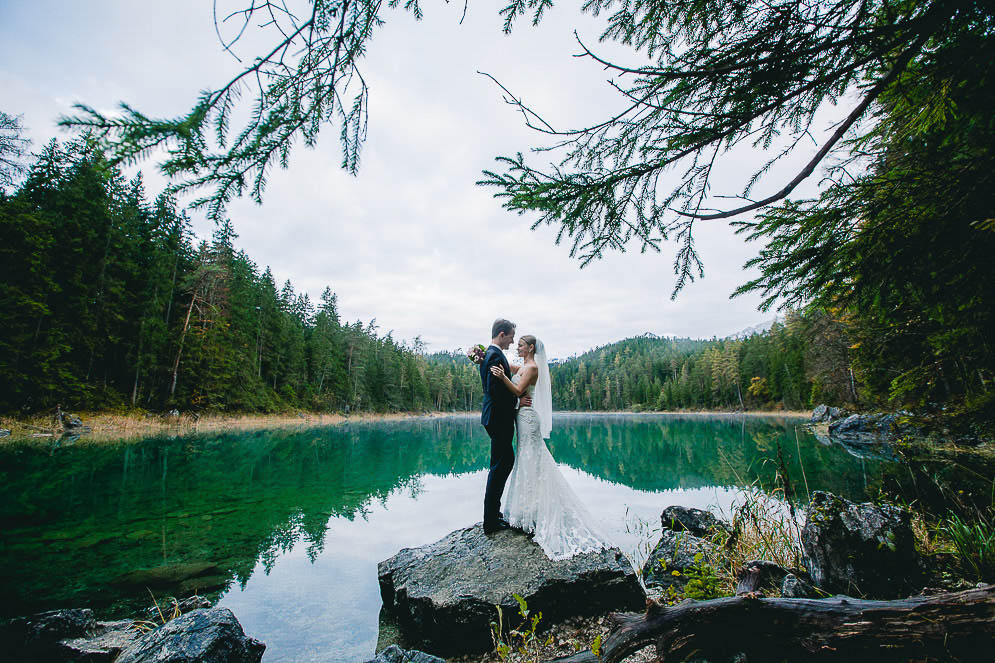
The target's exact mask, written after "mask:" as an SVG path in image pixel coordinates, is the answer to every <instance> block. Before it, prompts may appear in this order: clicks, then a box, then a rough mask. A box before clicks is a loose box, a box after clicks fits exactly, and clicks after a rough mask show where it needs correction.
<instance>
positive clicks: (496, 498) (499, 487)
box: [480, 345, 518, 527]
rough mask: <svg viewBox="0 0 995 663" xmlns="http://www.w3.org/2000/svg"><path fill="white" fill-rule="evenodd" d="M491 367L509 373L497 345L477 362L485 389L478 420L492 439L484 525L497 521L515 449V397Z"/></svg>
mask: <svg viewBox="0 0 995 663" xmlns="http://www.w3.org/2000/svg"><path fill="white" fill-rule="evenodd" d="M491 366H502V367H504V374H505V375H507V376H509V377H510V376H511V367H510V366H508V360H507V359H506V358H505V356H504V353H503V352H501V349H500V348H498V347H497V346H496V345H492V346H490V347H489V348H487V353H486V354H485V355H484V361H482V362H481V363H480V382H481V385H482V386H483V388H484V402H483V404H482V406H481V411H480V423H482V424H483V425H484V428H485V429H486V430H487V434H488V435H489V436H490V438H491V470H490V472H488V474H487V490H486V491H485V492H484V527H488V526H490V525H493V524H494V523H496V522H497V519H498V514H499V513H500V512H501V495H502V494H503V493H504V484H505V483H506V482H507V481H508V475H510V474H511V468H512V467H513V466H514V465H515V450H514V448H513V447H512V445H511V441H512V439H514V437H515V407H516V406H517V405H518V398H517V397H516V396H515V395H514V394H513V393H511V392H510V391H509V390H508V388H507V387H506V386H505V384H504V382H502V381H501V378H499V377H496V376H495V375H493V374H492V373H491Z"/></svg>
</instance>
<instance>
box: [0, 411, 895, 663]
mask: <svg viewBox="0 0 995 663" xmlns="http://www.w3.org/2000/svg"><path fill="white" fill-rule="evenodd" d="M800 423H802V422H801V420H790V419H788V420H786V419H776V418H769V419H768V418H754V417H738V418H737V417H704V416H668V415H634V416H629V415H617V416H616V415H564V416H558V417H557V419H556V426H555V428H554V432H553V437H552V439H551V440H550V448H551V450H552V452H553V455H554V456H555V457H556V459H557V461H558V462H559V463H560V464H561V468H562V470H563V471H564V473H565V475H566V477H567V480H568V481H569V483H570V484H571V486H572V487H573V488H574V490H576V491H577V493H578V494H579V495H580V496H581V497H582V499H583V500H584V502H585V503H586V504H587V505H588V507H589V508H590V509H591V511H592V512H593V513H594V514H595V516H596V517H598V518H600V519H602V521H603V522H604V523H605V524H606V526H607V528H608V530H609V531H610V532H612V534H613V536H614V538H615V540H616V541H617V543H618V545H619V547H621V548H622V549H623V550H624V551H626V552H627V553H628V554H630V556H632V557H634V558H636V561H637V562H639V561H641V560H639V559H638V558H639V554H640V549H641V544H642V545H643V546H644V545H645V542H644V536H645V535H644V534H640V533H639V530H641V529H644V528H640V527H639V523H640V522H643V523H650V524H653V525H658V522H659V514H660V511H661V510H662V509H663V508H664V507H666V506H667V505H670V504H683V505H686V506H696V507H700V508H708V507H718V508H719V509H722V510H724V511H726V512H728V510H729V508H730V506H731V505H732V503H733V501H734V500H735V499H736V498H737V496H739V495H741V494H742V491H743V490H744V489H745V488H747V487H748V486H749V485H750V484H751V483H753V482H755V481H759V482H760V483H761V484H762V485H766V486H770V485H773V478H774V462H773V461H774V459H775V458H776V456H777V449H778V446H780V447H781V450H782V453H783V456H784V459H785V462H786V464H787V466H788V470H789V473H790V474H791V476H792V478H793V480H794V481H795V483H796V484H797V485H798V487H799V490H804V489H803V486H804V482H805V481H806V480H807V483H808V488H809V490H830V491H833V492H836V493H839V494H842V495H845V496H848V497H850V498H851V499H863V498H866V497H869V496H873V495H874V494H876V493H877V491H878V488H879V486H880V483H881V475H882V472H883V471H885V470H886V466H885V465H882V464H881V463H880V462H877V461H869V460H863V459H859V458H855V457H853V456H851V455H849V454H848V453H846V451H845V450H843V449H841V448H839V447H827V446H823V445H821V444H819V443H818V442H817V441H815V439H814V437H812V436H811V435H809V434H808V433H806V432H805V431H803V430H800V429H798V428H797V425H798V424H800ZM488 457H489V447H488V440H487V437H486V434H485V433H484V431H483V429H482V428H481V427H480V426H479V424H477V420H476V419H475V418H474V417H453V418H444V419H429V420H411V421H404V422H385V423H375V424H373V423H371V424H356V425H348V426H339V427H331V428H322V429H306V430H280V431H254V432H250V433H225V434H210V435H196V436H185V437H160V438H150V439H147V440H143V441H140V442H121V443H101V444H94V445H88V444H77V445H76V446H74V447H68V448H61V449H57V450H55V451H54V452H52V451H50V450H49V448H48V447H47V446H44V445H37V444H26V443H25V444H8V445H4V446H0V532H2V534H0V598H2V601H0V610H2V612H3V613H4V614H6V615H15V614H28V613H31V612H35V611H39V610H45V609H52V608H56V607H72V606H90V607H93V608H95V609H96V610H97V612H98V615H100V616H104V617H110V616H118V615H129V614H132V613H133V611H135V610H136V609H140V608H145V607H147V606H148V605H149V603H150V601H149V597H148V592H147V591H146V590H145V588H144V586H136V585H134V584H128V583H123V582H122V577H123V576H124V574H126V573H128V572H130V571H133V570H135V569H144V568H151V567H158V566H173V565H178V564H192V563H200V564H212V565H214V567H216V568H213V569H210V570H209V571H207V572H206V575H205V576H204V577H203V578H206V580H205V579H203V578H202V579H201V580H196V581H192V582H193V583H194V584H197V583H201V584H203V583H205V582H207V583H208V584H212V585H214V586H220V587H223V589H221V590H220V594H221V598H220V602H221V604H222V605H225V606H228V607H230V608H231V609H232V610H233V611H234V612H235V614H236V615H237V616H238V618H239V620H240V621H241V622H242V624H243V626H244V627H245V629H246V632H248V633H249V634H251V635H252V636H254V637H257V638H259V639H260V640H262V641H264V642H265V643H266V644H267V651H266V655H265V657H264V661H267V662H277V661H310V660H332V659H335V660H345V661H363V660H366V659H368V658H371V657H372V656H373V653H374V651H375V650H376V648H377V638H378V631H379V611H380V594H379V586H378V584H377V573H376V565H377V562H378V561H380V560H382V559H386V558H387V557H390V556H391V555H393V554H394V553H395V552H396V551H397V550H399V549H400V548H403V547H412V546H418V545H422V544H425V543H430V542H432V541H435V540H437V539H439V538H441V537H442V536H444V535H446V534H447V533H449V532H450V531H452V530H454V529H456V528H459V527H465V526H468V525H470V524H473V523H475V522H477V521H479V520H480V512H481V509H482V504H481V503H482V497H483V487H484V482H485V478H486V474H485V470H484V467H485V465H486V462H487V459H488ZM803 468H804V477H803V473H802V469H803ZM643 554H645V553H643ZM175 589H176V588H175V587H172V588H170V587H163V588H159V589H154V590H153V591H154V592H155V594H156V596H157V597H158V596H162V595H167V594H170V593H174V592H175ZM201 593H204V592H201ZM217 594H218V590H215V592H214V595H217Z"/></svg>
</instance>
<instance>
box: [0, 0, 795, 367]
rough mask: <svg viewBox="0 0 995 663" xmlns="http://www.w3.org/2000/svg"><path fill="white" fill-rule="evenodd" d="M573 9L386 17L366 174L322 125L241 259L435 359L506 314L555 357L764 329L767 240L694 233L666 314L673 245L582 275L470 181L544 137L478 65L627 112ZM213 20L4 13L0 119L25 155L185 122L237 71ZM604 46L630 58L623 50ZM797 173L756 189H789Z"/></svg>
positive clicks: (234, 208) (740, 160)
mask: <svg viewBox="0 0 995 663" xmlns="http://www.w3.org/2000/svg"><path fill="white" fill-rule="evenodd" d="M485 4H489V5H490V6H486V7H485V6H484V5H485ZM221 5H222V6H229V5H225V4H224V3H223V2H222V3H221ZM457 5H458V6H457ZM238 6H240V4H239V3H237V2H232V3H230V7H231V8H237V7H238ZM575 6H576V3H564V2H561V3H559V4H558V5H557V6H556V7H555V8H554V10H553V11H551V12H550V14H549V15H548V17H547V19H546V20H545V21H543V23H541V24H540V26H539V27H538V28H532V27H531V26H530V25H529V22H528V21H521V22H520V24H519V25H518V27H517V29H516V30H515V32H514V34H513V35H511V36H505V35H503V34H502V33H501V29H500V28H501V19H500V17H499V16H498V15H497V11H496V5H495V4H494V3H479V4H475V5H473V6H471V7H470V10H469V12H468V14H467V16H466V19H465V20H464V21H463V24H462V25H460V24H459V21H460V16H461V14H462V10H463V7H462V4H461V3H456V2H454V3H451V4H444V3H442V2H433V1H432V0H428V2H425V3H424V4H423V8H424V10H425V18H424V20H422V21H421V22H416V21H415V20H414V19H413V18H412V17H411V15H410V14H407V13H404V12H402V11H400V10H396V11H391V10H388V11H386V12H385V14H384V16H385V18H386V19H387V24H386V26H385V27H384V28H382V29H381V30H380V31H379V32H378V33H377V35H376V37H375V38H374V40H373V42H372V43H371V44H370V48H369V52H368V55H367V57H366V59H365V61H364V62H363V65H362V68H363V73H364V76H365V77H366V79H367V81H368V82H369V86H370V115H369V139H368V141H367V143H366V145H365V147H364V149H363V153H362V163H361V168H360V172H359V175H358V177H352V176H350V175H347V174H346V173H344V172H343V171H341V170H340V169H339V163H340V161H341V153H340V147H339V142H338V133H337V132H338V127H336V126H329V127H327V128H326V129H325V130H324V132H323V134H322V139H321V142H320V144H319V146H318V148H317V149H315V150H307V149H305V148H303V147H299V148H297V149H296V150H295V151H294V153H293V154H292V157H291V165H290V168H289V169H288V170H279V169H277V170H274V171H273V172H272V174H271V176H270V178H269V187H268V189H267V191H266V194H265V200H264V204H263V205H262V206H258V205H255V204H254V203H252V202H251V201H249V200H241V201H236V202H235V203H233V204H232V205H231V206H230V208H229V215H230V217H231V218H232V220H233V221H234V223H235V227H236V230H237V232H238V233H239V235H240V236H239V238H238V240H236V244H237V246H238V247H240V248H242V249H244V250H245V251H246V252H247V253H248V254H249V256H250V257H251V258H252V259H253V260H254V261H255V262H256V263H257V264H258V265H259V266H260V268H263V267H265V266H267V265H269V266H270V267H271V268H272V270H273V273H274V276H275V277H276V279H277V281H278V283H282V282H283V281H284V280H286V279H290V280H291V281H292V282H293V284H294V285H295V287H296V288H297V289H298V291H306V292H308V293H309V294H310V296H311V297H312V299H313V300H317V298H318V295H320V293H321V291H322V290H323V289H324V287H325V286H326V285H328V286H331V288H332V289H333V290H334V291H335V292H336V293H337V294H338V296H339V305H340V311H341V314H342V316H343V318H344V319H345V320H347V321H354V320H357V319H359V320H363V321H364V322H365V321H368V320H369V319H371V318H374V317H375V318H376V320H377V323H378V325H379V326H380V329H381V332H387V331H388V330H393V331H394V335H395V337H397V338H402V339H408V340H410V339H413V338H414V337H415V336H417V335H420V336H421V337H422V339H423V340H424V341H425V342H426V343H427V345H428V348H429V349H431V350H438V349H454V348H457V347H464V348H465V347H467V346H469V345H470V344H473V343H476V342H486V341H487V338H488V336H489V331H490V324H491V322H492V321H493V319H494V318H495V317H497V316H502V317H508V318H510V319H511V320H513V321H515V322H516V323H518V330H519V333H534V334H536V335H537V336H539V337H540V338H542V339H543V340H544V341H545V343H546V347H547V348H548V350H549V352H550V355H551V356H554V357H566V356H569V355H571V354H576V353H580V352H583V351H584V350H587V349H589V348H591V347H594V346H597V345H603V344H605V343H609V342H612V341H615V340H619V339H621V338H625V337H628V336H633V335H638V334H642V333H645V332H652V333H655V334H660V335H680V336H694V337H711V336H713V335H715V336H720V337H721V336H726V335H729V334H732V333H735V332H737V331H739V330H741V329H743V328H746V327H750V326H752V325H755V324H757V323H759V322H761V321H763V320H766V319H770V318H771V317H773V315H772V314H762V313H759V312H758V311H757V310H756V307H757V304H758V302H759V298H758V297H755V296H742V297H737V298H735V299H729V296H730V294H731V293H732V291H733V290H734V289H735V288H736V287H737V286H738V285H739V284H741V283H743V282H744V281H745V280H747V279H748V278H749V276H750V274H749V273H748V272H745V271H744V270H743V269H742V265H743V263H744V262H745V261H746V260H747V259H748V258H749V257H751V256H752V255H753V254H754V253H755V252H756V250H757V249H758V248H759V247H758V246H756V245H747V244H746V243H745V242H744V241H743V240H742V238H740V237H737V236H735V235H734V234H733V233H732V230H731V229H730V228H729V227H728V226H727V225H725V224H724V223H723V222H716V221H711V222H703V223H699V224H698V230H697V236H696V240H697V247H698V249H699V252H700V255H701V257H702V259H703V261H704V263H705V279H704V280H702V281H698V282H696V283H694V284H692V285H691V286H690V287H687V288H685V289H684V291H682V292H681V293H680V295H679V296H678V298H677V300H676V301H671V300H670V292H671V290H672V288H673V284H674V275H673V271H672V267H671V263H672V261H673V255H674V247H673V246H672V245H664V247H663V252H662V253H659V254H657V253H647V254H642V255H641V254H640V253H639V250H638V248H639V247H638V246H636V245H633V246H632V247H631V250H630V251H629V252H627V253H625V254H613V255H609V256H608V257H607V258H606V259H604V260H601V261H597V262H595V263H592V264H591V265H589V266H588V267H586V268H584V269H580V267H579V263H578V262H577V261H576V260H575V259H571V258H570V257H569V256H568V253H569V246H567V245H561V246H556V245H555V244H554V238H555V230H554V229H553V228H541V229H539V230H537V231H530V230H529V227H530V226H531V224H532V222H533V221H534V218H529V217H527V216H518V215H515V214H511V213H509V212H506V211H505V210H503V209H502V208H501V206H500V203H499V201H497V200H496V199H494V198H493V197H492V192H491V191H490V190H487V189H484V188H481V187H478V186H475V184H474V183H475V182H476V181H477V180H478V179H480V174H481V171H482V170H483V169H487V168H493V167H494V161H493V159H494V157H495V156H497V155H500V154H514V153H515V152H517V151H527V150H528V149H529V148H530V147H531V146H533V145H536V144H540V143H541V141H540V137H539V136H537V135H536V134H534V133H532V132H530V131H529V130H528V129H526V128H525V127H524V126H523V125H522V122H521V119H520V117H519V116H518V115H517V114H516V113H515V112H514V110H513V109H512V108H511V107H510V106H508V105H506V104H505V103H503V101H502V98H501V95H500V92H499V90H498V89H497V88H496V87H495V86H494V84H493V83H491V82H490V81H489V80H487V79H486V78H484V77H483V76H481V75H479V74H478V73H477V71H478V70H480V71H486V72H489V73H491V74H493V75H494V76H496V77H497V78H498V79H500V80H501V81H502V82H503V83H504V84H505V85H506V86H507V87H509V88H510V89H511V90H512V91H513V92H514V93H515V94H517V95H519V96H521V97H522V98H523V99H524V100H525V102H526V103H528V104H529V105H530V106H531V107H533V108H535V109H537V110H539V111H541V112H542V113H543V115H544V116H545V117H546V119H547V120H549V121H550V122H551V123H553V124H554V126H556V127H557V128H570V127H575V126H577V125H579V124H584V123H590V122H593V121H598V120H601V119H604V117H605V116H606V114H607V113H609V112H611V111H612V110H613V109H617V108H618V107H619V104H620V100H619V98H618V96H617V95H616V94H615V93H614V92H613V91H612V90H611V89H610V88H609V86H608V85H607V84H606V83H605V80H606V79H607V77H608V74H607V73H606V72H604V71H602V70H601V69H600V68H599V67H598V66H596V65H595V64H594V63H593V62H591V61H590V60H585V59H581V58H575V57H572V56H573V54H575V53H577V52H578V50H579V49H578V47H577V45H576V43H575V42H574V37H573V31H574V30H575V29H576V30H577V31H578V33H579V34H580V36H581V37H582V38H583V39H584V40H585V42H588V43H590V44H595V43H596V38H597V35H598V33H599V29H598V27H599V25H600V21H599V20H598V19H594V18H591V17H581V16H580V15H579V14H578V13H577V10H576V9H575ZM211 16H212V3H211V2H210V0H199V1H195V0H171V1H169V2H164V1H160V2H134V1H127V0H88V1H87V2H70V1H69V0H63V1H54V0H0V41H2V43H3V44H4V47H3V55H2V57H3V60H2V62H0V109H2V110H4V111H5V112H7V113H9V114H14V115H22V116H23V117H22V121H23V123H24V125H25V126H26V127H27V130H28V133H29V136H30V137H31V138H32V139H33V140H34V141H35V143H34V145H33V148H34V149H39V148H40V147H41V146H42V145H43V144H44V143H45V142H47V141H48V140H49V139H50V138H51V137H53V136H58V137H60V138H65V137H67V135H66V134H65V133H64V132H62V131H60V130H59V129H57V127H56V126H55V123H56V119H57V118H58V116H59V115H60V114H64V113H69V112H71V105H72V104H73V103H74V102H84V103H87V104H89V105H92V106H94V107H96V108H98V109H101V110H108V111H109V110H112V109H113V108H114V107H115V106H116V105H117V103H118V102H120V101H126V102H128V103H129V104H131V105H132V106H134V107H136V108H137V109H139V110H141V111H142V112H144V113H146V114H148V115H152V116H167V117H171V116H175V115H179V114H181V113H185V112H186V111H188V110H189V109H190V107H191V106H192V105H193V102H194V100H195V97H196V95H197V93H198V92H199V91H201V90H203V89H206V88H208V87H214V86H219V85H221V84H223V83H225V82H227V80H228V78H229V77H230V75H231V74H232V73H233V72H234V71H236V67H237V63H235V62H234V61H233V59H232V58H231V56H229V55H227V54H225V53H223V51H222V49H221V47H220V45H219V43H218V39H217V36H216V35H215V32H214V24H213V22H212V18H211ZM248 46H251V43H246V44H245V47H246V48H247V47H248ZM246 48H243V51H242V53H243V54H245V55H248V56H249V57H250V58H251V57H252V55H253V54H251V53H249V52H248V51H247V50H246ZM605 52H607V53H609V54H610V55H612V56H615V57H626V52H625V51H623V50H620V49H618V48H615V49H613V50H606V51H605ZM626 61H627V62H638V57H637V56H635V55H631V56H628V58H627V60H626ZM813 151H814V150H813ZM803 156H804V155H803ZM763 161H765V158H764V155H762V154H759V153H751V152H749V151H742V152H740V153H738V154H737V155H735V156H734V157H733V158H732V159H729V160H728V161H727V165H726V170H725V172H723V173H720V174H719V177H718V178H717V180H716V191H715V192H716V193H736V192H737V191H738V188H737V186H734V185H729V186H728V190H726V191H722V190H721V189H722V188H723V187H722V185H723V183H724V182H726V181H727V179H728V180H729V181H731V180H732V179H734V178H735V176H736V175H741V174H742V173H745V172H747V171H749V170H750V168H751V167H752V166H753V165H755V164H760V163H762V162H763ZM797 161H798V160H796V162H797ZM791 165H792V164H790V163H789V164H786V166H785V167H784V168H781V169H779V170H775V171H774V172H773V173H772V176H771V178H770V179H769V180H768V181H767V184H766V185H765V186H764V187H761V188H758V190H757V191H756V192H755V193H756V194H757V195H758V196H759V195H763V194H765V193H768V192H769V191H773V190H776V189H779V188H780V187H781V186H782V185H783V180H784V179H785V176H788V178H790V174H789V173H788V170H787V168H789V167H790V166H791ZM139 168H140V169H141V170H142V171H143V173H144V174H145V176H146V185H147V191H148V192H149V195H150V197H152V196H154V195H155V194H156V193H158V192H159V191H160V190H161V189H162V188H163V186H164V184H165V180H164V179H163V178H162V177H161V176H160V175H159V174H158V173H157V172H156V169H155V164H154V162H153V161H147V162H144V163H142V164H141V165H140V166H139ZM813 186H814V185H813V184H811V183H810V184H808V185H807V187H808V188H807V189H806V190H807V191H809V192H810V191H811V190H812V187H813ZM194 218H195V223H194V229H195V231H196V232H197V233H198V235H200V236H202V237H207V236H209V234H210V232H211V229H212V224H211V223H210V222H208V221H207V220H206V219H204V218H203V215H200V214H196V213H195V214H194Z"/></svg>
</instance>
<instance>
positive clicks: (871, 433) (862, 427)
mask: <svg viewBox="0 0 995 663" xmlns="http://www.w3.org/2000/svg"><path fill="white" fill-rule="evenodd" d="M897 432H898V419H897V417H896V416H895V415H893V414H851V415H850V416H849V417H847V418H845V419H842V420H839V421H834V422H832V423H830V424H829V436H830V437H834V438H837V439H845V440H848V441H851V442H864V441H869V442H877V441H884V440H887V439H888V438H890V437H891V436H892V435H893V434H894V433H897Z"/></svg>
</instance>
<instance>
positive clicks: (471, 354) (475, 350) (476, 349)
mask: <svg viewBox="0 0 995 663" xmlns="http://www.w3.org/2000/svg"><path fill="white" fill-rule="evenodd" d="M486 352H487V349H486V348H485V347H484V346H483V345H481V344H480V343H477V344H476V345H475V346H473V347H472V348H470V349H469V350H467V351H466V356H467V358H468V359H469V360H470V361H472V362H473V363H474V364H480V363H481V362H483V361H484V354H486Z"/></svg>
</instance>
